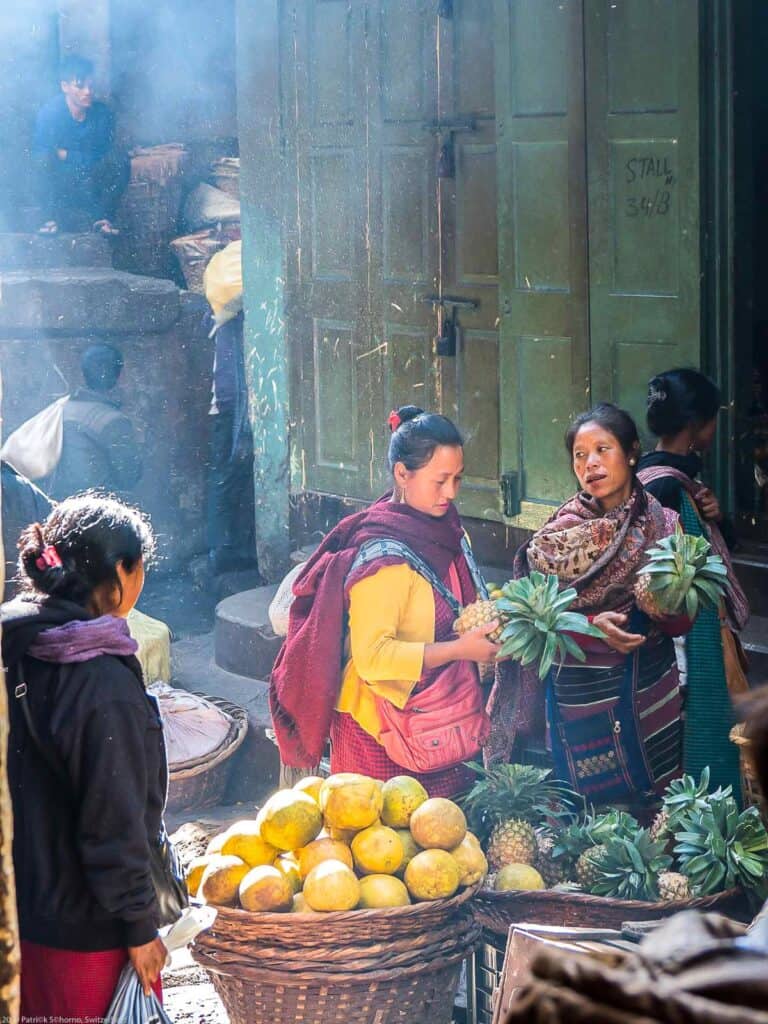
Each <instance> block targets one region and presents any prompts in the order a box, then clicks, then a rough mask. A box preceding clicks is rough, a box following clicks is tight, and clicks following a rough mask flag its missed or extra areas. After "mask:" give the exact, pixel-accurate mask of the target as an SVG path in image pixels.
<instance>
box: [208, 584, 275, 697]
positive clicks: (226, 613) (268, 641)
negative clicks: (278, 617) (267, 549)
mask: <svg viewBox="0 0 768 1024" xmlns="http://www.w3.org/2000/svg"><path fill="white" fill-rule="evenodd" d="M276 592H277V586H269V587H257V588H256V589H255V590H245V591H243V592H242V593H240V594H233V595H232V597H228V598H225V600H223V601H222V602H221V603H220V604H219V605H218V606H217V608H216V624H215V626H214V629H213V636H214V660H215V662H216V664H217V665H218V666H219V667H220V668H222V669H225V670H226V671H227V672H234V673H235V674H237V675H240V676H246V677H248V678H251V679H268V678H269V674H270V672H271V671H272V665H273V664H274V660H275V658H276V657H277V652H278V651H279V650H280V645H281V643H282V637H278V636H275V634H274V632H273V630H272V626H271V624H270V621H269V615H268V613H267V609H268V608H269V605H270V602H271V601H272V598H273V597H274V596H275V593H276Z"/></svg>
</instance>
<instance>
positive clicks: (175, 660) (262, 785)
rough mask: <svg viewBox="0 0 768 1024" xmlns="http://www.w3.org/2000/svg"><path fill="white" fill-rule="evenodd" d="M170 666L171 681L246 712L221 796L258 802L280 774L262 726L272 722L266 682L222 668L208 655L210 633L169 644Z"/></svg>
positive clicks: (274, 751) (274, 749)
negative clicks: (243, 731)
mask: <svg viewBox="0 0 768 1024" xmlns="http://www.w3.org/2000/svg"><path fill="white" fill-rule="evenodd" d="M171 670H172V671H171V682H172V685H173V686H176V687H179V688H180V689H182V690H192V691H195V692H196V693H203V694H206V695H208V696H211V697H221V698H222V699H224V700H228V701H231V702H232V703H233V704H237V705H239V706H240V707H242V708H244V709H245V711H246V712H247V714H248V734H247V736H246V738H245V740H244V742H243V743H242V744H241V746H240V748H239V749H238V750H237V751H236V753H235V754H234V755H233V758H232V762H233V763H232V769H231V771H230V773H229V783H228V787H227V790H226V792H225V794H224V801H225V802H226V803H230V804H231V803H237V802H238V801H242V802H243V803H245V804H249V803H250V804H253V803H258V802H259V800H261V799H262V798H263V797H264V796H266V795H268V794H269V793H271V792H272V791H273V790H274V789H275V788H276V787H277V784H278V780H279V777H280V757H279V755H278V751H277V747H276V746H275V744H274V742H273V741H272V740H271V739H269V737H268V736H267V731H266V730H267V729H270V728H271V726H272V719H271V717H270V714H269V684H268V683H266V682H264V681H263V680H262V679H254V678H246V677H244V676H240V675H236V674H235V673H232V672H226V671H224V669H221V668H220V667H219V666H218V665H217V664H216V663H215V662H214V660H213V634H212V633H207V634H203V635H202V636H197V637H195V638H194V639H190V640H179V641H177V642H176V643H174V644H172V645H171ZM245 816H246V815H245V814H242V815H240V817H245Z"/></svg>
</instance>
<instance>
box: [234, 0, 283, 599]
mask: <svg viewBox="0 0 768 1024" xmlns="http://www.w3.org/2000/svg"><path fill="white" fill-rule="evenodd" d="M278 12H279V4H278V0H259V2H258V3H257V4H256V3H254V2H253V0H238V3H237V56H238V60H237V65H238V83H237V84H238V129H239V135H240V160H241V168H240V194H241V202H242V230H243V284H244V289H245V358H246V372H247V376H248V389H249V393H250V399H251V417H252V423H253V437H254V459H255V465H254V484H255V496H256V547H257V551H258V557H259V566H260V569H261V572H262V574H263V575H264V576H266V577H267V579H270V580H276V579H277V578H279V576H280V575H281V573H282V571H283V570H284V568H285V567H286V566H287V563H288V555H289V552H290V538H289V532H288V513H289V438H288V425H289V424H288V416H289V409H288V369H287V357H286V351H285V342H284V273H283V259H284V245H283V212H282V197H283V181H282V178H283V154H282V131H281V118H280V67H279V13H278Z"/></svg>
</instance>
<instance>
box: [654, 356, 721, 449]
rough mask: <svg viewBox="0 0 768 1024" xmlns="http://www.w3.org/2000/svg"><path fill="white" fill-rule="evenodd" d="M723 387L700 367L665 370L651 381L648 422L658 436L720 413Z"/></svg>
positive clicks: (670, 433) (694, 424)
mask: <svg viewBox="0 0 768 1024" xmlns="http://www.w3.org/2000/svg"><path fill="white" fill-rule="evenodd" d="M720 401H721V396H720V389H719V388H718V386H717V385H716V384H715V383H714V382H713V381H711V380H710V379H709V377H707V376H705V375H704V374H703V373H701V372H700V371H699V370H694V369H693V368H691V367H679V368H677V369H674V370H665V371H664V373H660V374H658V375H657V376H656V377H653V378H652V379H651V380H650V381H649V382H648V398H647V423H648V429H649V430H650V432H651V433H652V434H653V435H654V436H655V437H674V436H675V435H677V434H679V433H680V432H681V431H683V430H685V428H686V427H689V426H696V425H701V424H704V423H707V422H709V421H710V420H712V419H714V418H715V417H716V416H717V413H718V410H719V408H720Z"/></svg>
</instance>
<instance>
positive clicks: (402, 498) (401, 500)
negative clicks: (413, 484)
mask: <svg viewBox="0 0 768 1024" xmlns="http://www.w3.org/2000/svg"><path fill="white" fill-rule="evenodd" d="M400 504H401V505H404V504H405V488H403V489H402V491H400Z"/></svg>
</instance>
